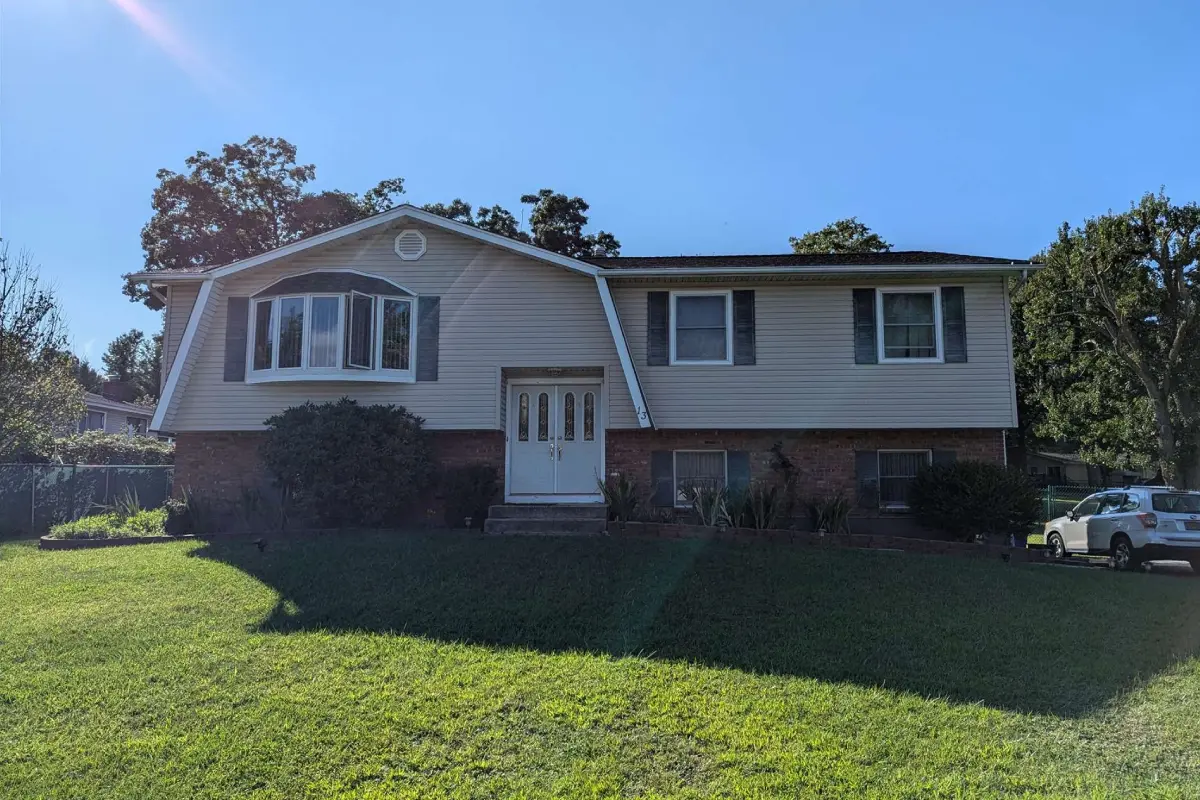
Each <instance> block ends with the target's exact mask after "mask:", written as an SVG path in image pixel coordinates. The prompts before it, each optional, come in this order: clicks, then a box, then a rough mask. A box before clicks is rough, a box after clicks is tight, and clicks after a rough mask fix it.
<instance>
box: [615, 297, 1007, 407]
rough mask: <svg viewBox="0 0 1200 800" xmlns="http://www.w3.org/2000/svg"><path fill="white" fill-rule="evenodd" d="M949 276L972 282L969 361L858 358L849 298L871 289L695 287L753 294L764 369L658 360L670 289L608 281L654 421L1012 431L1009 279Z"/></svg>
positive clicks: (759, 360) (759, 361) (968, 301)
mask: <svg viewBox="0 0 1200 800" xmlns="http://www.w3.org/2000/svg"><path fill="white" fill-rule="evenodd" d="M943 283H945V284H946V285H961V286H964V287H965V292H964V294H965V302H966V318H967V352H968V358H969V361H968V362H967V363H965V364H855V363H854V324H853V317H854V311H853V306H852V301H851V298H852V289H853V288H854V287H855V286H860V287H861V286H862V285H863V284H862V283H856V284H853V285H851V284H829V283H813V282H808V283H804V282H795V283H783V282H776V283H763V284H760V285H757V286H737V287H728V286H720V285H717V284H712V285H711V286H705V287H699V286H696V285H694V284H693V285H691V286H689V287H687V288H692V289H696V288H714V289H716V288H753V289H755V315H756V321H755V335H756V339H757V343H756V344H757V351H756V352H757V358H756V361H757V363H756V364H755V365H754V366H686V365H677V366H655V367H651V366H647V365H646V293H647V292H648V291H651V290H654V289H660V290H662V289H670V288H672V287H671V286H666V285H662V286H653V285H649V284H632V283H629V284H625V285H621V284H618V283H616V282H615V281H612V280H610V284H611V285H612V290H613V296H614V302H615V303H616V306H617V311H618V314H619V315H620V317H621V322H622V325H623V326H624V329H625V334H626V337H627V339H628V341H629V347H630V351H631V354H632V356H633V361H634V364H635V366H636V367H637V371H638V376H639V377H640V378H641V383H642V389H643V391H644V392H645V393H646V400H647V403H648V404H649V406H650V411H651V413H652V414H653V416H654V424H655V426H656V427H660V428H974V427H984V428H998V427H1012V426H1013V425H1015V422H1016V421H1015V413H1016V412H1015V409H1014V404H1013V385H1012V369H1011V364H1010V356H1009V350H1008V328H1007V317H1006V311H1005V308H1006V306H1005V298H1004V283H1003V280H1002V279H1000V278H995V279H989V280H987V281H983V280H977V281H965V280H962V279H954V280H945V281H943ZM889 285H898V284H889ZM922 285H929V284H928V282H924V283H922ZM675 288H679V287H675ZM621 421H622V422H623V423H624V422H626V421H625V420H621Z"/></svg>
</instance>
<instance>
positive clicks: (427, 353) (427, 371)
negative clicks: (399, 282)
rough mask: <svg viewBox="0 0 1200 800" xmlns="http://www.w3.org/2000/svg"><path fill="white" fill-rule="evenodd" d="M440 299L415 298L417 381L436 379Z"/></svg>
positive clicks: (440, 311) (440, 314) (440, 310)
mask: <svg viewBox="0 0 1200 800" xmlns="http://www.w3.org/2000/svg"><path fill="white" fill-rule="evenodd" d="M441 316H442V298H440V297H419V298H417V380H419V381H436V380H437V379H438V334H439V331H440V328H441Z"/></svg>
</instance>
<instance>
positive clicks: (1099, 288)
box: [1014, 192, 1200, 488]
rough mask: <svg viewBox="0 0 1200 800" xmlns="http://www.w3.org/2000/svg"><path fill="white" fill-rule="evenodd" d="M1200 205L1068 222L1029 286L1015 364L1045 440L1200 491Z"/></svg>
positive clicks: (1142, 206) (1018, 307) (1164, 203)
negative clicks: (1157, 472)
mask: <svg viewBox="0 0 1200 800" xmlns="http://www.w3.org/2000/svg"><path fill="white" fill-rule="evenodd" d="M1198 259H1200V207H1198V206H1197V205H1196V204H1194V203H1192V204H1188V205H1182V206H1180V205H1172V204H1171V202H1170V199H1169V198H1168V197H1167V196H1166V195H1165V194H1164V193H1161V192H1160V193H1159V194H1157V195H1155V194H1147V195H1145V196H1144V197H1143V198H1142V199H1141V201H1140V202H1139V203H1138V204H1136V205H1134V206H1132V208H1131V209H1130V210H1129V211H1128V212H1126V213H1123V214H1114V213H1111V212H1110V213H1109V214H1106V215H1104V216H1101V217H1097V218H1094V219H1089V220H1087V221H1086V222H1085V223H1084V225H1083V226H1082V227H1080V228H1071V227H1070V225H1068V224H1066V223H1064V224H1063V226H1062V228H1061V229H1060V230H1059V234H1058V239H1057V240H1056V241H1055V242H1054V243H1053V244H1052V245H1051V246H1050V248H1049V249H1048V250H1047V252H1046V259H1045V261H1046V266H1045V268H1044V269H1042V270H1040V271H1039V272H1038V273H1036V274H1035V275H1034V276H1033V277H1032V278H1031V279H1030V280H1029V281H1027V282H1026V283H1025V284H1024V285H1023V286H1021V287H1020V289H1019V291H1018V292H1017V294H1016V297H1015V303H1014V315H1015V317H1016V318H1017V319H1018V321H1019V328H1018V329H1019V331H1020V333H1021V335H1020V336H1019V338H1018V339H1017V340H1016V341H1015V343H1014V346H1015V349H1016V352H1017V363H1018V364H1019V365H1021V366H1022V368H1023V369H1025V370H1027V376H1026V378H1025V381H1024V382H1025V383H1026V388H1027V389H1029V390H1030V391H1032V392H1034V393H1035V394H1036V397H1037V398H1038V400H1040V402H1041V404H1042V406H1043V407H1044V409H1045V415H1046V416H1045V420H1044V421H1043V422H1040V423H1039V424H1038V425H1037V431H1038V432H1039V433H1040V434H1042V435H1044V436H1047V437H1050V438H1056V439H1066V440H1073V441H1077V442H1078V443H1079V445H1080V455H1081V456H1082V457H1083V458H1085V459H1087V460H1089V461H1094V462H1096V463H1099V464H1103V465H1106V466H1110V467H1124V466H1142V465H1145V464H1147V463H1149V464H1157V465H1158V466H1159V468H1160V469H1161V470H1162V473H1163V475H1164V477H1165V479H1166V480H1168V481H1170V482H1171V483H1174V484H1177V485H1180V486H1185V487H1188V488H1200V348H1196V347H1195V346H1194V341H1195V337H1196V335H1197V332H1198V326H1200V285H1198V281H1197V266H1198V265H1197V260H1198Z"/></svg>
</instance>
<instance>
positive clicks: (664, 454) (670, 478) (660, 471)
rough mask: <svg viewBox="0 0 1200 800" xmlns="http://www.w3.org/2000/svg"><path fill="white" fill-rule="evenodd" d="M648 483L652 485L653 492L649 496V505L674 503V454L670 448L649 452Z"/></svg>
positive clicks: (671, 504)
mask: <svg viewBox="0 0 1200 800" xmlns="http://www.w3.org/2000/svg"><path fill="white" fill-rule="evenodd" d="M650 485H651V486H653V487H654V493H653V494H652V495H651V497H650V504H651V505H654V506H665V507H672V506H674V505H675V454H674V453H672V452H671V451H670V450H655V451H653V452H651V453H650Z"/></svg>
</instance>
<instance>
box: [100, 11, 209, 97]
mask: <svg viewBox="0 0 1200 800" xmlns="http://www.w3.org/2000/svg"><path fill="white" fill-rule="evenodd" d="M108 2H109V3H110V4H111V5H112V6H113V7H114V8H116V9H117V10H118V11H120V12H121V13H122V14H124V15H125V16H126V17H127V18H128V19H129V20H130V22H132V23H133V24H134V25H136V26H137V27H138V29H139V30H141V32H142V33H144V34H145V35H146V36H147V37H149V38H150V40H151V41H153V42H154V43H155V44H156V45H157V46H158V47H159V49H160V50H162V51H163V52H164V53H165V54H166V55H167V57H169V58H170V59H171V60H172V61H174V62H175V63H176V65H178V66H179V68H180V69H181V70H183V71H184V72H185V73H187V75H188V76H189V77H190V78H191V79H192V80H194V81H196V83H198V84H199V85H200V86H201V88H204V89H208V90H217V89H221V88H223V86H222V85H223V84H224V83H225V81H224V80H223V79H222V77H221V75H220V73H218V72H217V71H216V69H214V68H213V66H212V65H211V64H209V63H208V61H207V60H206V59H205V58H204V57H203V56H202V55H201V54H200V53H199V51H197V50H196V48H195V47H194V46H192V45H191V44H189V43H188V42H187V41H186V40H185V39H184V38H183V36H182V35H180V33H179V32H178V31H177V30H176V29H175V28H174V27H173V26H172V25H171V23H170V22H168V21H167V20H166V18H164V17H163V16H162V15H161V14H159V13H157V12H155V11H152V10H151V9H149V8H147V7H146V5H145V3H144V2H143V0H108Z"/></svg>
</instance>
